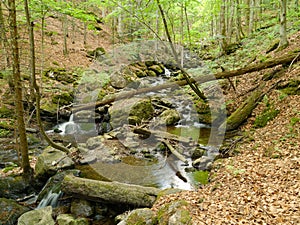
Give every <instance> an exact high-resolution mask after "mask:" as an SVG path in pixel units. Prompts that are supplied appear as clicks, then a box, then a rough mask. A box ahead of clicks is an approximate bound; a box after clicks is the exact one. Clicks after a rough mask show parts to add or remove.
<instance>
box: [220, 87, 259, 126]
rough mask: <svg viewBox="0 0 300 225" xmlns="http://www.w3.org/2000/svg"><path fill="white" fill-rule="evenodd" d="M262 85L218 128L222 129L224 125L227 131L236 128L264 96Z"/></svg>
mask: <svg viewBox="0 0 300 225" xmlns="http://www.w3.org/2000/svg"><path fill="white" fill-rule="evenodd" d="M264 87H265V83H263V84H261V85H259V86H258V87H257V89H256V90H255V91H253V92H252V93H251V95H250V96H249V97H248V98H247V99H246V101H244V102H243V103H242V104H241V106H240V107H239V108H238V109H237V110H236V111H234V112H233V113H232V114H231V115H230V116H229V117H228V118H227V120H226V122H224V123H223V124H222V125H221V127H220V128H221V129H222V130H223V129H224V128H225V127H226V130H228V131H230V130H234V129H236V128H238V127H239V126H240V125H241V124H242V123H243V122H244V121H245V120H246V119H247V118H248V117H249V116H250V114H251V113H252V110H253V109H254V108H255V107H256V105H257V104H258V102H259V101H260V100H261V99H262V97H263V96H264V94H265V92H264V91H263V88H264Z"/></svg>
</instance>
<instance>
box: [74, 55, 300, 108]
mask: <svg viewBox="0 0 300 225" xmlns="http://www.w3.org/2000/svg"><path fill="white" fill-rule="evenodd" d="M299 52H300V50H296V51H294V52H292V53H289V54H288V55H284V56H281V57H278V58H273V59H270V60H266V61H265V62H261V63H256V64H251V65H249V66H246V67H244V68H241V69H237V70H231V71H223V72H219V73H216V74H209V75H201V76H199V77H197V78H191V79H190V80H191V82H192V83H195V82H198V83H205V82H208V81H212V80H215V79H227V78H230V77H235V76H240V75H243V74H247V73H251V72H255V71H260V70H263V69H267V68H272V67H274V66H277V65H282V64H289V63H292V62H296V61H299V60H300V56H299ZM187 84H188V83H187V81H186V80H181V81H177V82H170V83H165V84H162V85H158V86H155V87H149V88H141V89H137V90H134V91H130V92H126V93H119V94H115V95H112V96H111V97H110V98H107V99H105V100H103V101H99V102H94V103H91V104H86V105H83V106H77V107H75V108H74V109H73V113H75V112H78V111H81V110H85V109H92V108H95V107H100V106H104V105H106V104H111V103H113V102H114V101H118V100H123V99H126V98H130V97H133V96H135V95H138V94H143V93H148V92H154V91H159V90H162V89H167V88H177V87H178V86H185V85H187Z"/></svg>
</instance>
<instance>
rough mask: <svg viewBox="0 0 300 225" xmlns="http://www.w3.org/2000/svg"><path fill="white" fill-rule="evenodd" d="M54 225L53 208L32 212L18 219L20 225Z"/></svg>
mask: <svg viewBox="0 0 300 225" xmlns="http://www.w3.org/2000/svg"><path fill="white" fill-rule="evenodd" d="M33 224H34V225H54V224H55V222H54V220H53V218H52V207H51V206H48V207H45V208H41V209H36V210H32V211H29V212H26V213H24V214H23V215H22V216H20V217H19V219H18V225H33Z"/></svg>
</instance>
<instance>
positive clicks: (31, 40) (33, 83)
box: [24, 0, 69, 153]
mask: <svg viewBox="0 0 300 225" xmlns="http://www.w3.org/2000/svg"><path fill="white" fill-rule="evenodd" d="M24 4H25V13H26V21H27V27H28V34H29V43H30V70H31V87H32V89H34V90H33V95H34V99H35V102H36V119H37V123H38V126H39V129H40V132H41V134H42V135H43V137H44V138H45V140H46V141H47V143H48V144H49V145H50V146H52V147H53V148H56V149H58V150H61V151H63V152H66V153H69V150H68V149H67V148H65V147H63V146H61V145H57V144H56V143H54V142H53V141H52V140H51V139H50V138H49V137H48V135H47V134H46V132H45V130H44V127H43V123H42V119H41V107H40V100H41V95H40V89H39V86H38V84H37V82H36V76H35V74H36V66H35V44H34V33H33V26H34V25H33V23H31V21H30V20H31V19H30V14H29V8H28V2H27V0H25V1H24Z"/></svg>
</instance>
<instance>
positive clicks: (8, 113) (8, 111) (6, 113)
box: [0, 105, 14, 118]
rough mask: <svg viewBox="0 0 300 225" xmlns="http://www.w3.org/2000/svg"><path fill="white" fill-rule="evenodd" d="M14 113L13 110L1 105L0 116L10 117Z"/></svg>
mask: <svg viewBox="0 0 300 225" xmlns="http://www.w3.org/2000/svg"><path fill="white" fill-rule="evenodd" d="M13 115H14V110H11V109H9V108H8V107H7V106H5V105H3V106H1V107H0V118H11V117H13Z"/></svg>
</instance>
